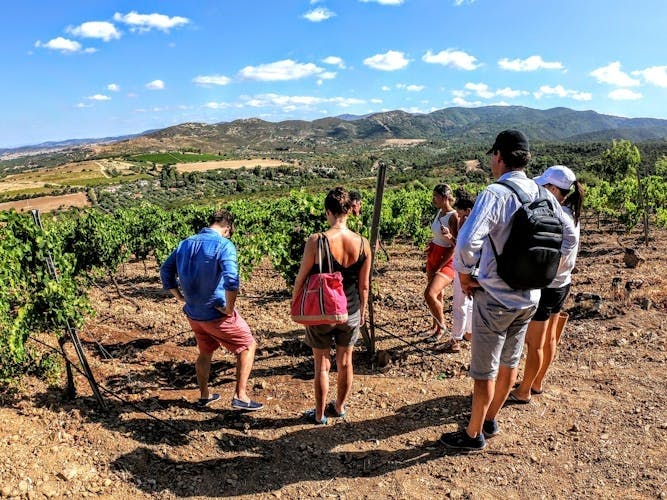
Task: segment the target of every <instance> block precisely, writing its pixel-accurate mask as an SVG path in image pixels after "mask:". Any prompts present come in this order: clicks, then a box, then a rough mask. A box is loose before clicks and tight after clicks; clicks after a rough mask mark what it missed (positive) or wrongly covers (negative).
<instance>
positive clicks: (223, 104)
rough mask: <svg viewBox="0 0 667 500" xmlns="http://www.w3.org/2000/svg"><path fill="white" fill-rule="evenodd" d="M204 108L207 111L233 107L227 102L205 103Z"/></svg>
mask: <svg viewBox="0 0 667 500" xmlns="http://www.w3.org/2000/svg"><path fill="white" fill-rule="evenodd" d="M204 107H205V108H209V109H227V108H231V107H233V105H232V104H229V103H228V102H207V103H206V104H204Z"/></svg>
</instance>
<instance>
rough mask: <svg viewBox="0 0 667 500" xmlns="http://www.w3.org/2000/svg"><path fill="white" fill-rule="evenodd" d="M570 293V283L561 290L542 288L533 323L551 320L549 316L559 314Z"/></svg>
mask: <svg viewBox="0 0 667 500" xmlns="http://www.w3.org/2000/svg"><path fill="white" fill-rule="evenodd" d="M569 293H570V284H569V283H568V284H567V285H565V286H562V287H560V288H542V295H541V296H540V303H539V304H538V305H537V311H536V312H535V316H533V321H546V320H548V319H549V316H551V315H552V314H556V313H557V312H559V311H560V310H561V309H562V308H563V304H564V303H565V299H566V298H567V295H568V294H569Z"/></svg>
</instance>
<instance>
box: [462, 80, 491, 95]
mask: <svg viewBox="0 0 667 500" xmlns="http://www.w3.org/2000/svg"><path fill="white" fill-rule="evenodd" d="M465 88H466V90H472V91H473V92H475V93H476V94H477V95H478V96H479V97H481V98H483V99H491V98H492V97H494V96H495V95H496V94H495V92H491V91H490V90H489V86H488V85H487V84H486V83H466V84H465Z"/></svg>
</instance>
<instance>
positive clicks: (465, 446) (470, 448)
mask: <svg viewBox="0 0 667 500" xmlns="http://www.w3.org/2000/svg"><path fill="white" fill-rule="evenodd" d="M440 442H441V443H442V444H444V445H445V447H447V448H449V449H450V450H457V451H463V452H475V451H482V450H483V449H484V448H486V440H485V439H484V435H483V434H480V435H479V436H477V437H474V438H473V437H470V436H468V433H467V432H466V431H465V429H462V430H460V431H457V432H447V433H445V434H443V435H442V436H440Z"/></svg>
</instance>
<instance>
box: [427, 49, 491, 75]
mask: <svg viewBox="0 0 667 500" xmlns="http://www.w3.org/2000/svg"><path fill="white" fill-rule="evenodd" d="M422 61H424V62H426V63H429V64H442V65H443V66H449V67H451V68H456V69H464V70H467V71H472V70H474V69H477V68H479V66H480V65H479V64H477V58H476V57H475V56H471V55H470V54H467V53H465V52H463V51H461V50H455V49H446V50H441V51H440V52H438V53H437V54H434V53H433V52H431V51H430V50H429V51H427V52H426V54H424V56H423V57H422Z"/></svg>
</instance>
